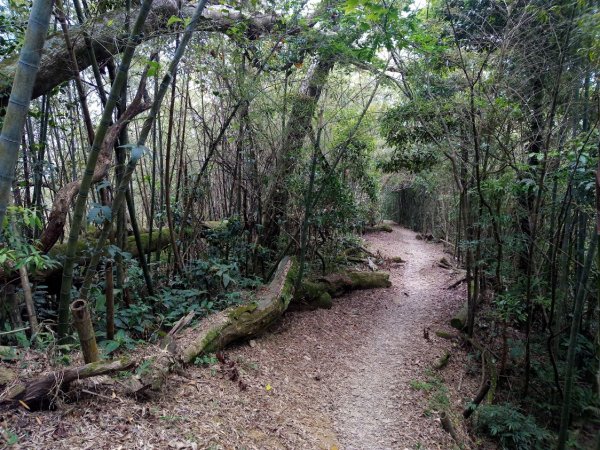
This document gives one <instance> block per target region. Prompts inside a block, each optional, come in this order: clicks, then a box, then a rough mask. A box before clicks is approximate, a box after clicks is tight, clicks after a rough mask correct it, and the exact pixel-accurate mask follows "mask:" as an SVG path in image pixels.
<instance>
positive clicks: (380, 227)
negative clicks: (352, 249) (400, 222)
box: [365, 223, 394, 233]
mask: <svg viewBox="0 0 600 450" xmlns="http://www.w3.org/2000/svg"><path fill="white" fill-rule="evenodd" d="M381 231H383V232H385V233H391V232H392V231H394V229H393V228H392V227H391V226H390V225H388V224H387V223H381V224H379V225H373V226H369V227H365V233H378V232H381Z"/></svg>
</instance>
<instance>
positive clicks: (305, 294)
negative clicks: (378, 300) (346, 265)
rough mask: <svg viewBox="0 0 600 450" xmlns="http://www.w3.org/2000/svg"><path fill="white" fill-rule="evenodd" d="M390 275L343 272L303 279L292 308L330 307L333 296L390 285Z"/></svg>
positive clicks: (384, 273)
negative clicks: (314, 278) (313, 278)
mask: <svg viewBox="0 0 600 450" xmlns="http://www.w3.org/2000/svg"><path fill="white" fill-rule="evenodd" d="M391 285H392V283H391V282H390V275H389V273H386V272H357V271H350V272H343V273H336V274H331V275H327V276H325V277H321V278H317V279H316V280H306V281H303V282H302V284H301V286H300V289H299V290H298V291H297V292H296V293H295V295H294V299H293V301H292V303H291V305H290V309H291V310H300V309H318V308H325V309H329V308H331V307H332V306H333V303H332V298H334V297H340V296H342V295H344V294H345V293H346V292H350V291H356V290H360V289H378V288H387V287H390V286H391Z"/></svg>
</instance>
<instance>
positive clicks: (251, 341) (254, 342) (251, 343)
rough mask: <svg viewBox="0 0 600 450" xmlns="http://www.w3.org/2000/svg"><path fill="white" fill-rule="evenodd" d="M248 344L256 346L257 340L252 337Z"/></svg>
mask: <svg viewBox="0 0 600 450" xmlns="http://www.w3.org/2000/svg"><path fill="white" fill-rule="evenodd" d="M248 345H249V346H250V347H252V348H254V347H256V341H255V340H254V339H250V340H249V341H248Z"/></svg>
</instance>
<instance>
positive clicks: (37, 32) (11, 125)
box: [0, 0, 52, 233]
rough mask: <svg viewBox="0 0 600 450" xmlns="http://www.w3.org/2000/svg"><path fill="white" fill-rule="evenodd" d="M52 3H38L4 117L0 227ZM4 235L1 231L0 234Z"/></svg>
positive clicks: (37, 0)
mask: <svg viewBox="0 0 600 450" xmlns="http://www.w3.org/2000/svg"><path fill="white" fill-rule="evenodd" d="M51 13H52V0H35V1H34V3H33V7H32V8H31V13H30V15H29V22H28V24H27V31H25V41H24V44H23V48H22V49H21V53H20V55H19V63H18V66H17V70H16V73H15V78H14V81H13V85H12V90H11V93H10V99H9V101H8V106H7V108H6V115H5V116H4V124H3V125H2V133H1V134H0V227H1V224H2V223H3V222H4V215H5V214H6V208H7V206H8V202H9V197H10V191H11V187H12V184H13V179H14V176H15V167H16V165H17V161H18V158H19V147H20V145H21V135H22V134H23V127H24V126H25V121H26V119H27V111H28V110H29V102H30V101H31V94H32V92H33V86H34V84H35V77H36V75H37V72H38V65H39V63H40V57H41V55H42V47H43V46H44V41H45V39H46V33H47V32H48V25H49V23H50V14H51ZM0 233H2V230H0Z"/></svg>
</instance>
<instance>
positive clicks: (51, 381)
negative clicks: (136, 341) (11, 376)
mask: <svg viewBox="0 0 600 450" xmlns="http://www.w3.org/2000/svg"><path fill="white" fill-rule="evenodd" d="M134 365H135V362H134V361H133V360H130V359H128V358H121V359H116V360H113V361H98V362H93V363H90V364H86V365H85V366H80V367H74V368H71V369H65V370H57V371H54V372H50V373H47V374H44V375H41V376H39V377H37V378H34V379H32V380H29V381H24V382H20V383H17V384H15V385H12V386H9V387H8V389H7V390H6V391H4V392H3V393H2V394H1V395H0V406H1V407H3V408H6V407H8V408H11V407H15V406H17V405H21V406H23V407H24V408H26V409H27V410H29V411H39V410H41V409H54V406H55V403H56V399H57V397H58V395H59V394H60V392H61V391H66V390H68V388H69V384H70V383H72V382H73V381H75V380H80V379H83V378H89V377H95V376H98V375H106V374H109V373H113V372H118V371H122V370H127V369H130V368H131V367H133V366H134ZM0 409H2V408H0Z"/></svg>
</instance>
